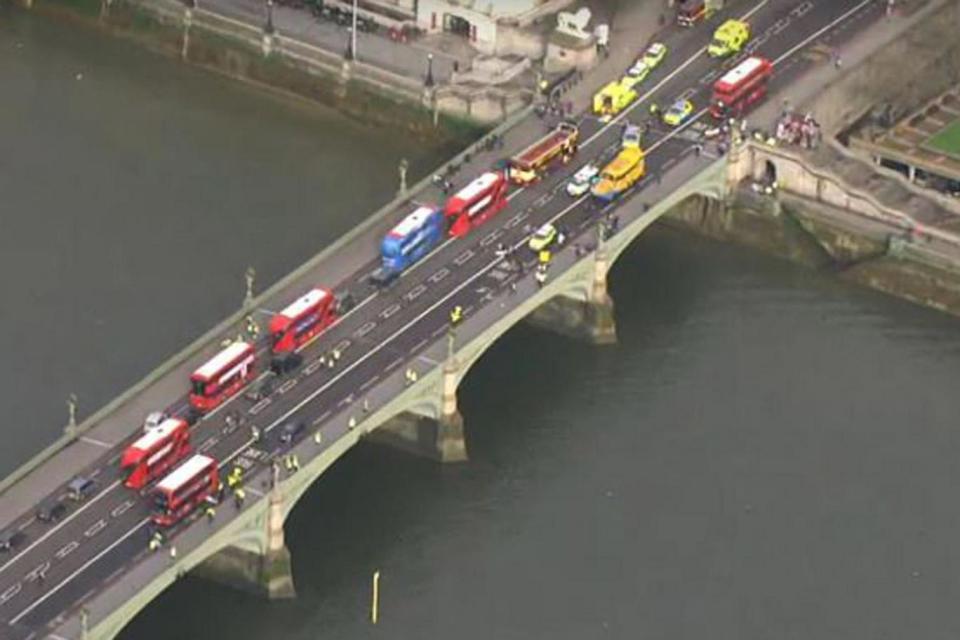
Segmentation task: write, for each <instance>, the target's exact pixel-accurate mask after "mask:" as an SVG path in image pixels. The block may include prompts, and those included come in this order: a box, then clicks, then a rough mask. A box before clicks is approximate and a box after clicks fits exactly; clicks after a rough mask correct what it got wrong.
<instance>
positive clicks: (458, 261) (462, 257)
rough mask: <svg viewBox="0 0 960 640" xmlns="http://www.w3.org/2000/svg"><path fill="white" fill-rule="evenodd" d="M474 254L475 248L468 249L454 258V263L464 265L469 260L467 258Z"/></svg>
mask: <svg viewBox="0 0 960 640" xmlns="http://www.w3.org/2000/svg"><path fill="white" fill-rule="evenodd" d="M473 255H474V254H473V250H472V249H467V250H466V251H464V252H463V253H461V254H460V255H458V256H457V257H456V258H454V259H453V263H454V264H455V265H457V266H458V267H462V266H463V265H464V264H465V263H466V262H467V260H469V259H470V258H472V257H473Z"/></svg>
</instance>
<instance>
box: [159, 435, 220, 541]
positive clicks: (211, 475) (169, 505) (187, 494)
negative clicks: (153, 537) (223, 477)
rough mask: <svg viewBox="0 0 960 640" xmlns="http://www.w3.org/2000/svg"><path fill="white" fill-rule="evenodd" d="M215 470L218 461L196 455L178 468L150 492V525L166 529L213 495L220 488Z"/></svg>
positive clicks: (218, 477)
mask: <svg viewBox="0 0 960 640" xmlns="http://www.w3.org/2000/svg"><path fill="white" fill-rule="evenodd" d="M217 471H218V470H217V461H216V460H214V459H213V458H211V457H209V456H205V455H202V454H199V453H198V454H197V455H195V456H193V457H192V458H190V459H189V460H187V461H186V462H184V463H183V464H182V465H180V466H179V467H177V468H176V469H175V470H174V471H173V473H171V474H170V475H168V476H167V477H166V478H164V479H163V480H161V481H160V482H159V484H157V486H156V487H155V488H154V490H153V507H154V511H153V515H152V519H153V522H154V523H155V524H158V525H160V526H161V527H169V526H170V525H173V524H176V523H177V522H180V521H181V520H183V518H184V517H186V516H187V515H188V514H189V513H190V512H191V511H193V510H194V509H195V508H196V506H197V505H198V504H200V503H201V502H203V501H204V500H206V499H207V498H209V497H211V496H215V495H216V493H217V490H218V489H219V487H220V476H219V474H218V472H217Z"/></svg>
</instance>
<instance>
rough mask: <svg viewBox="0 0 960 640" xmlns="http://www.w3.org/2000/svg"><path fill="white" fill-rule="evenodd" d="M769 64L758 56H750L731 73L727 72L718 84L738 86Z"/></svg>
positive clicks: (731, 70)
mask: <svg viewBox="0 0 960 640" xmlns="http://www.w3.org/2000/svg"><path fill="white" fill-rule="evenodd" d="M766 64H768V63H767V61H766V60H764V59H763V58H760V57H758V56H750V57H749V58H747V59H746V60H744V61H743V62H741V63H740V64H738V65H737V66H735V67H734V68H733V69H730V71H727V72H726V73H725V74H723V77H721V78H720V80H719V81H717V84H722V85H726V86H733V87H735V86H737V85H738V84H740V83H741V82H743V79H744V78H748V77H750V75H752V74H753V73H754V72H755V71H756V70H757V69H760V68H761V67H763V66H764V65H766Z"/></svg>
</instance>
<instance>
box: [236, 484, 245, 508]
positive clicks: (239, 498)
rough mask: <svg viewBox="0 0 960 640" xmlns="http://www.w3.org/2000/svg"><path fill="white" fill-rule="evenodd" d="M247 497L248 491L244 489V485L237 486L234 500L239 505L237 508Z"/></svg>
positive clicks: (238, 506)
mask: <svg viewBox="0 0 960 640" xmlns="http://www.w3.org/2000/svg"><path fill="white" fill-rule="evenodd" d="M246 499H247V493H246V492H245V491H244V490H243V487H237V490H236V491H234V492H233V500H234V502H235V503H236V505H237V509H239V508H240V507H242V506H243V501H244V500H246Z"/></svg>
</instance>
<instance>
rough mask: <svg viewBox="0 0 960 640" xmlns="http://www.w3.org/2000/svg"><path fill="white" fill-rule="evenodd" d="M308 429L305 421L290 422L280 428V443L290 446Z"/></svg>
mask: <svg viewBox="0 0 960 640" xmlns="http://www.w3.org/2000/svg"><path fill="white" fill-rule="evenodd" d="M306 428H307V425H306V423H305V422H304V421H303V420H290V421H289V422H286V423H284V424H283V425H282V426H281V427H280V442H282V443H283V444H286V445H289V444H291V443H293V441H294V440H296V439H297V438H299V437H300V435H301V434H303V431H304V429H306Z"/></svg>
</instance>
